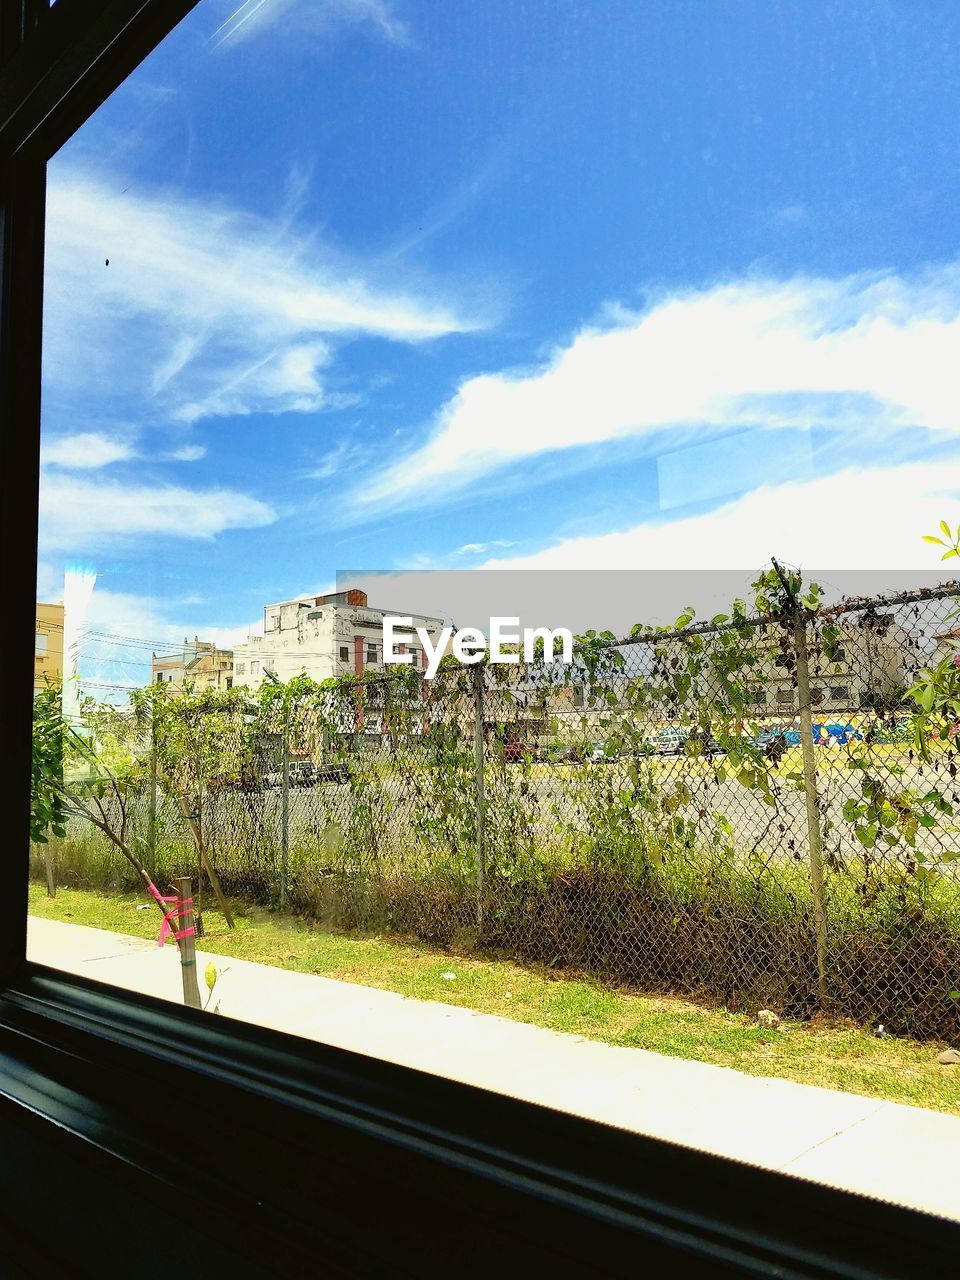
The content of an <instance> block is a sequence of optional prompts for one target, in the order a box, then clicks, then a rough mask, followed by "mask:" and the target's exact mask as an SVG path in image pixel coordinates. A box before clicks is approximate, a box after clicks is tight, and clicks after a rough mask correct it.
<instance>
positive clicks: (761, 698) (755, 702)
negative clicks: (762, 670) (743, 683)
mask: <svg viewBox="0 0 960 1280" xmlns="http://www.w3.org/2000/svg"><path fill="white" fill-rule="evenodd" d="M749 699H750V704H751V706H754V707H765V706H766V705H767V693H766V690H765V689H751V690H750V694H749Z"/></svg>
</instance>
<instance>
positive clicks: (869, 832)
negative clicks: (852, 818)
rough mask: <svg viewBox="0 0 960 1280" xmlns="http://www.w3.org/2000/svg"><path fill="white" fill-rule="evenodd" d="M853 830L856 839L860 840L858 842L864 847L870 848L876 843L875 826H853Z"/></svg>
mask: <svg viewBox="0 0 960 1280" xmlns="http://www.w3.org/2000/svg"><path fill="white" fill-rule="evenodd" d="M854 831H855V834H856V837H857V839H858V840H859V841H860V843H861V844H862V845H863V847H864V848H865V849H872V848H873V846H874V845H875V844H876V843H877V828H876V826H869V827H855V828H854Z"/></svg>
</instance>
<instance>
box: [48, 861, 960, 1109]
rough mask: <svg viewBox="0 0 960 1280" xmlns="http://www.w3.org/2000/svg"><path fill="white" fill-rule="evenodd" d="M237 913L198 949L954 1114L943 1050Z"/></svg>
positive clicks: (97, 899)
mask: <svg viewBox="0 0 960 1280" xmlns="http://www.w3.org/2000/svg"><path fill="white" fill-rule="evenodd" d="M143 903H144V898H143V896H140V895H131V894H116V895H108V894H101V893H94V892H91V891H89V890H83V889H60V890H59V891H58V893H57V897H56V898H55V899H50V898H48V897H47V896H46V893H45V891H44V889H43V888H42V887H41V886H40V885H37V884H31V886H30V912H31V914H32V915H35V916H41V917H43V918H45V919H50V920H63V921H67V922H70V923H73V924H83V925H91V926H93V927H95V928H99V929H109V930H113V931H115V932H120V933H127V934H133V935H136V936H138V937H155V936H156V933H157V927H158V918H159V917H158V913H157V912H156V911H155V910H153V909H151V910H138V909H137V908H138V906H142V905H143ZM234 909H235V912H236V916H237V921H236V923H237V927H236V929H234V930H232V931H231V930H229V929H227V927H226V924H225V922H224V920H223V918H222V916H220V915H219V914H218V913H217V912H216V911H213V910H209V909H205V910H204V913H203V918H204V925H205V931H206V934H205V937H204V939H203V941H202V943H201V946H202V947H203V948H204V949H205V950H208V951H212V952H215V953H218V954H220V955H225V956H236V957H238V958H240V959H244V960H256V961H260V962H261V963H263V964H270V965H274V966H276V967H277V968H281V969H294V970H297V971H298V972H300V973H314V974H320V975H323V976H324V977H327V978H338V979H341V980H343V981H346V982H356V983H360V984H361V985H364V986H369V987H379V988H381V989H383V990H387V991H396V992H398V993H400V994H401V995H405V996H411V997H414V998H416V999H418V1000H440V1001H443V1002H445V1003H447V1004H453V1005H460V1006H462V1007H464V1008H468V1009H476V1010H478V1011H480V1012H483V1013H493V1014H499V1015H500V1016H501V1017H506V1018H511V1019H513V1020H515V1021H517V1022H529V1023H533V1024H534V1025H536V1026H540V1027H549V1028H551V1029H552V1030H554V1031H564V1032H568V1033H572V1034H575V1035H581V1036H585V1037H588V1038H590V1039H593V1040H600V1041H604V1042H605V1043H607V1044H614V1045H623V1046H628V1047H633V1048H641V1049H650V1050H653V1051H654V1052H656V1053H662V1054H667V1055H669V1056H672V1057H678V1058H687V1059H693V1060H695V1061H699V1062H710V1063H714V1064H716V1065H718V1066H724V1067H733V1068H735V1069H736V1070H738V1071H744V1072H747V1073H748V1074H750V1075H757V1076H779V1077H782V1078H785V1079H788V1080H796V1081H798V1082H800V1083H801V1084H811V1085H819V1086H821V1087H823V1088H827V1089H843V1090H846V1091H848V1092H852V1093H859V1094H865V1095H866V1096H868V1097H873V1098H882V1099H887V1100H889V1101H892V1102H904V1103H909V1104H911V1105H913V1106H918V1107H928V1108H930V1109H932V1110H937V1111H946V1112H950V1113H952V1114H954V1115H960V1067H944V1066H940V1065H939V1064H938V1063H937V1060H936V1059H937V1054H938V1052H939V1051H940V1049H941V1048H942V1047H943V1046H942V1045H941V1044H936V1043H932V1042H930V1041H926V1042H920V1041H915V1040H907V1039H898V1038H894V1037H887V1038H883V1039H878V1038H877V1037H875V1036H874V1035H872V1034H871V1033H870V1032H868V1031H865V1030H863V1029H862V1028H860V1027H857V1026H855V1025H852V1024H848V1023H837V1022H830V1021H827V1020H813V1021H810V1022H784V1023H782V1024H781V1026H780V1027H779V1028H777V1029H775V1030H768V1029H765V1028H762V1027H760V1026H758V1025H757V1023H756V1022H755V1021H754V1019H753V1018H751V1017H749V1016H747V1015H744V1014H738V1013H731V1012H728V1011H727V1010H725V1009H710V1008H702V1007H701V1006H699V1005H695V1004H692V1003H690V1002H689V1001H686V1000H681V999H674V998H663V997H659V996H658V997H651V996H642V995H635V994H633V993H629V992H624V991H618V990H614V989H611V988H609V987H604V986H601V985H600V984H599V983H595V982H588V981H581V980H578V979H576V978H570V977H567V976H562V975H555V974H552V973H550V972H547V971H543V972H541V971H537V970H535V969H531V968H527V967H521V966H519V965H516V964H513V963H511V962H509V961H499V960H488V959H477V958H475V957H472V956H469V955H459V954H453V953H450V952H445V951H439V950H436V949H431V948H429V947H427V946H425V945H422V944H416V943H414V944H411V943H410V942H408V941H404V940H400V939H395V938H392V937H386V936H382V935H378V936H373V937H357V936H346V935H343V934H337V933H330V932H326V931H323V930H320V929H318V928H315V927H311V926H309V925H307V924H306V923H304V922H302V921H300V920H297V919H295V918H292V917H289V916H281V915H279V914H277V913H274V912H270V911H266V910H263V909H258V908H252V907H250V906H248V905H245V904H242V903H236V904H234ZM450 974H453V975H454V976H453V977H452V978H451V977H449V976H447V975H450Z"/></svg>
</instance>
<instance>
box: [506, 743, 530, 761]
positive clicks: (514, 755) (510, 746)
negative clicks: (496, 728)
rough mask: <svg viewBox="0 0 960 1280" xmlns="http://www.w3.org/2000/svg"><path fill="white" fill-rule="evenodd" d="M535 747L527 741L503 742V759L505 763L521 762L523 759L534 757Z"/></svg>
mask: <svg viewBox="0 0 960 1280" xmlns="http://www.w3.org/2000/svg"><path fill="white" fill-rule="evenodd" d="M536 755H537V749H536V747H535V746H533V745H532V744H531V743H529V742H505V743H504V744H503V759H504V763H505V764H522V763H523V762H524V760H534V759H536Z"/></svg>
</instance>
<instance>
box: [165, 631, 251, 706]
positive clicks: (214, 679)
mask: <svg viewBox="0 0 960 1280" xmlns="http://www.w3.org/2000/svg"><path fill="white" fill-rule="evenodd" d="M151 673H152V680H153V683H154V684H169V685H171V686H172V687H173V688H174V689H175V690H176V691H177V692H183V690H184V689H185V688H187V686H188V685H189V687H190V688H191V689H192V690H193V691H194V693H203V692H205V691H206V690H207V689H220V690H223V689H229V688H231V686H232V685H233V650H232V649H219V648H217V646H216V644H214V642H213V641H212V640H201V639H199V637H197V636H194V637H193V639H192V640H189V639H188V638H187V637H186V636H184V638H183V647H182V648H181V649H178V650H177V651H176V652H174V653H166V654H159V655H158V654H156V653H155V654H154V655H153V661H152V664H151Z"/></svg>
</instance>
